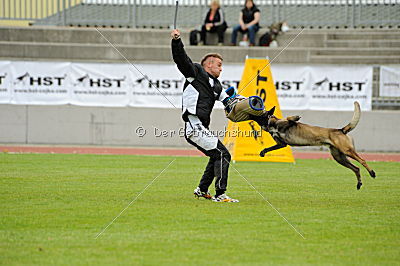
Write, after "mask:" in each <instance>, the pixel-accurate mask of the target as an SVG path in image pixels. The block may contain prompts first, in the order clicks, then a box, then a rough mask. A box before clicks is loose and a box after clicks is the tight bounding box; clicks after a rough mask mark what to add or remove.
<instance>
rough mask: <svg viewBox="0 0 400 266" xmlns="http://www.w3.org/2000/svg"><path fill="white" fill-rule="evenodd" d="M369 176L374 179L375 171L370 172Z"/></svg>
mask: <svg viewBox="0 0 400 266" xmlns="http://www.w3.org/2000/svg"><path fill="white" fill-rule="evenodd" d="M369 174H370V176H371V177H372V178H375V177H376V174H375V171H374V170H371V172H369Z"/></svg>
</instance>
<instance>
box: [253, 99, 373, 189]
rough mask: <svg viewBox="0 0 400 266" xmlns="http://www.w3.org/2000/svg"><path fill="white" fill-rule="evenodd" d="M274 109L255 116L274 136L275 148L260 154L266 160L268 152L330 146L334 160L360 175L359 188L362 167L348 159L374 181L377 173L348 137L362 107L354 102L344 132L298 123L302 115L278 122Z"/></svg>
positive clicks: (358, 178) (264, 128)
mask: <svg viewBox="0 0 400 266" xmlns="http://www.w3.org/2000/svg"><path fill="white" fill-rule="evenodd" d="M274 110H275V107H274V108H272V109H271V110H270V111H268V112H267V113H266V115H265V116H263V117H257V118H255V117H253V118H254V120H255V121H256V122H257V123H258V124H260V126H261V128H262V129H263V130H265V131H267V132H269V133H270V134H271V136H272V137H273V138H274V140H275V142H276V145H274V146H272V147H269V148H265V149H264V150H262V151H261V152H260V156H261V157H264V155H265V154H266V153H267V152H270V151H273V150H277V149H280V148H283V147H286V145H291V146H321V145H325V146H328V147H329V149H330V151H331V154H332V156H333V158H334V159H335V160H336V161H337V162H338V163H340V164H341V165H343V166H345V167H347V168H349V169H351V170H352V171H353V172H354V173H355V174H356V176H357V181H358V183H357V189H360V188H361V186H362V182H361V175H360V168H358V167H357V166H355V165H354V164H352V163H351V162H350V161H349V159H348V158H347V156H348V157H350V158H353V159H354V160H356V161H358V162H359V163H360V164H362V165H363V166H364V167H365V168H366V169H367V170H368V172H369V174H370V176H371V177H373V178H375V176H376V175H375V172H374V171H373V170H372V169H371V168H370V167H369V166H368V164H367V163H366V162H365V160H364V159H363V158H361V157H360V156H359V155H358V154H357V152H356V151H355V149H354V143H353V139H352V138H351V137H350V136H348V135H347V133H348V132H350V131H351V130H353V129H354V128H355V127H356V126H357V124H358V121H359V120H360V115H361V111H360V105H359V103H358V102H354V114H353V118H352V120H351V121H350V123H349V124H347V125H346V126H345V127H343V128H341V129H334V128H323V127H316V126H310V125H306V124H303V123H299V122H297V121H299V120H300V117H299V116H290V117H287V118H286V119H278V118H277V117H275V116H274V115H273V113H274Z"/></svg>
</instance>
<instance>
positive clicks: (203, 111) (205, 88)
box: [171, 30, 238, 202]
mask: <svg viewBox="0 0 400 266" xmlns="http://www.w3.org/2000/svg"><path fill="white" fill-rule="evenodd" d="M171 37H172V41H171V48H172V56H173V59H174V62H175V63H176V65H177V66H178V69H179V71H180V72H181V73H182V74H183V75H184V76H185V78H186V82H185V85H184V88H183V94H182V118H183V120H184V121H185V138H186V140H187V141H188V142H189V143H190V144H192V145H193V146H195V147H196V148H197V149H199V150H200V151H201V152H203V153H204V154H205V155H207V156H208V157H210V160H209V162H208V164H207V166H206V169H205V171H204V174H203V176H202V178H201V180H200V184H199V186H198V187H197V188H196V189H195V190H194V194H195V196H197V197H204V198H206V199H212V200H213V201H216V202H238V200H235V199H232V198H230V197H228V196H227V195H226V194H225V191H226V187H227V182H228V168H229V163H230V160H231V155H230V154H229V151H228V150H227V149H226V147H225V146H224V145H223V144H222V143H221V141H219V140H218V138H217V137H216V136H214V135H213V134H212V133H211V132H210V131H209V129H208V127H209V125H210V116H211V111H212V109H213V107H214V104H215V101H216V100H220V101H224V100H225V99H227V98H229V95H228V94H227V93H226V92H225V91H224V90H223V89H222V86H221V83H220V82H219V80H218V79H217V78H218V77H219V75H220V73H221V71H222V57H221V56H220V55H219V54H207V55H205V56H204V58H203V59H202V61H201V64H197V63H193V62H192V60H191V59H190V58H189V57H188V56H187V54H186V52H185V50H184V48H183V47H184V45H183V43H182V41H181V39H180V32H179V30H173V31H172V33H171ZM214 177H216V179H215V192H216V194H215V197H212V196H211V195H210V193H209V192H208V187H209V186H210V185H211V183H212V181H213V180H214Z"/></svg>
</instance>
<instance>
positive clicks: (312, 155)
mask: <svg viewBox="0 0 400 266" xmlns="http://www.w3.org/2000/svg"><path fill="white" fill-rule="evenodd" d="M0 152H6V153H7V152H10V153H62V154H74V153H76V154H121V155H161V156H202V153H201V152H199V151H198V150H193V149H156V148H114V147H62V146H13V145H0ZM293 154H294V157H295V158H296V159H327V158H331V155H330V154H329V152H311V151H310V152H296V151H295V152H293ZM360 155H361V156H362V157H363V158H364V159H365V160H366V161H382V162H383V161H385V162H400V153H360Z"/></svg>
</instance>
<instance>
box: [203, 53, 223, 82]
mask: <svg viewBox="0 0 400 266" xmlns="http://www.w3.org/2000/svg"><path fill="white" fill-rule="evenodd" d="M206 65H207V68H208V69H207V72H208V73H210V74H211V75H213V76H214V77H215V78H218V77H219V75H220V74H221V72H222V60H221V59H219V58H216V57H209V58H207V63H206Z"/></svg>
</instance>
